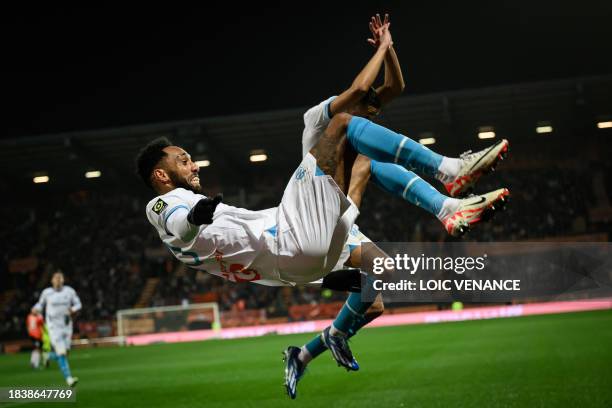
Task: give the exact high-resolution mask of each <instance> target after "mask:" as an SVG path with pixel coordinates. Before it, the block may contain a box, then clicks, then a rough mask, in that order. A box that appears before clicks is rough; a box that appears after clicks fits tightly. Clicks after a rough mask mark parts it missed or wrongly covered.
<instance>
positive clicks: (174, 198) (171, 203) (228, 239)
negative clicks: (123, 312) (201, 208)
mask: <svg viewBox="0 0 612 408" xmlns="http://www.w3.org/2000/svg"><path fill="white" fill-rule="evenodd" d="M203 198H205V196H203V195H202V194H196V193H193V192H192V191H189V190H186V189H184V188H176V189H174V190H172V191H170V192H168V193H166V194H164V195H161V196H159V197H156V198H154V199H153V200H151V201H150V202H149V203H148V204H147V207H146V213H147V218H148V219H149V222H150V223H151V224H152V225H153V226H154V227H155V229H156V230H157V232H158V233H159V237H160V238H161V240H162V241H163V242H164V244H166V246H167V247H168V248H169V249H170V251H171V252H172V253H173V255H174V256H175V257H176V258H177V259H178V260H180V261H181V262H183V263H185V264H186V265H188V266H190V267H193V268H195V269H202V270H206V271H207V272H209V273H211V274H213V275H217V276H221V277H223V278H225V279H227V280H229V281H232V282H246V281H248V282H256V283H260V284H264V285H271V286H277V285H283V283H282V282H279V281H278V273H277V271H276V257H275V256H274V255H273V253H272V251H273V250H274V248H273V247H274V236H275V234H276V230H275V226H276V223H277V212H278V208H276V207H275V208H270V209H267V210H262V211H250V210H247V209H244V208H237V207H233V206H231V205H226V204H224V203H220V204H219V205H217V207H216V209H215V213H214V215H213V222H212V224H209V225H201V226H199V227H196V226H192V227H193V228H197V229H198V231H197V234H196V235H195V236H194V237H193V238H192V239H190V240H188V241H187V242H185V241H183V240H182V239H181V238H180V237H178V236H176V234H173V233H172V232H171V231H172V230H174V229H173V224H176V223H181V222H182V223H186V216H187V214H188V213H189V211H190V210H191V208H193V206H195V204H196V203H197V202H198V201H200V200H201V199H203ZM266 231H267V232H266Z"/></svg>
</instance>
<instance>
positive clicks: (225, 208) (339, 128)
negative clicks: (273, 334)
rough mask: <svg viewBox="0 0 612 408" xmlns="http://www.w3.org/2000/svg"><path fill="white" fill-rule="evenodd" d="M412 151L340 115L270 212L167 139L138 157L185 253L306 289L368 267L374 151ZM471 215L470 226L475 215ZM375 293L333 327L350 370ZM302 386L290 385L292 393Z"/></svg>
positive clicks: (221, 268)
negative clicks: (229, 196) (361, 220)
mask: <svg viewBox="0 0 612 408" xmlns="http://www.w3.org/2000/svg"><path fill="white" fill-rule="evenodd" d="M387 33H388V30H387ZM390 40H391V38H390V35H385V36H381V39H380V41H379V43H380V44H379V50H382V51H377V54H376V55H377V58H380V57H383V56H384V53H385V52H386V50H387V49H388V47H389V46H390ZM341 96H342V95H341ZM341 96H339V97H338V99H341ZM362 96H363V95H362ZM332 104H333V102H332ZM328 109H329V108H328ZM331 116H332V115H329V117H328V119H329V118H331ZM419 146H420V145H419ZM412 147H413V145H412V144H411V143H410V142H409V139H408V138H406V137H405V136H402V135H399V134H397V133H395V132H392V131H390V130H388V129H385V128H383V127H381V126H378V125H375V124H373V123H372V122H370V121H369V120H367V119H364V118H358V117H356V116H352V115H349V114H347V113H343V112H341V111H340V112H339V113H337V114H335V115H334V117H333V118H331V120H329V123H328V124H327V127H326V128H325V130H324V131H323V132H322V133H321V134H320V137H318V140H317V141H316V143H315V144H314V145H313V146H312V148H311V149H310V150H309V152H308V153H306V154H305V155H304V157H303V160H302V162H301V163H300V165H299V167H298V168H297V169H296V170H295V172H294V173H293V175H292V177H291V179H290V180H289V183H288V185H287V187H286V189H285V192H284V194H283V197H282V199H281V202H280V205H279V206H278V207H275V208H270V209H267V210H262V211H250V210H246V209H242V208H236V207H233V206H229V205H225V204H223V203H221V197H220V196H217V197H214V198H209V197H206V196H204V195H202V194H201V191H202V187H201V185H200V178H199V174H198V171H199V168H198V166H197V165H196V164H195V163H194V162H193V161H192V160H191V157H190V156H189V154H188V153H187V152H186V151H185V150H183V149H182V148H180V147H178V146H174V145H172V144H171V143H170V142H169V141H168V140H167V139H165V138H160V139H157V140H154V141H153V142H151V143H149V144H148V145H147V146H145V147H144V148H143V149H142V150H141V151H140V153H139V154H138V157H137V160H136V162H137V168H138V174H139V175H140V177H141V178H142V179H143V181H144V182H145V183H146V184H147V185H148V186H149V187H151V188H152V189H153V190H154V191H155V192H156V193H157V194H158V196H157V197H156V198H154V199H152V200H151V201H150V202H149V203H148V204H147V206H146V216H147V218H148V220H149V222H150V223H151V224H152V225H153V226H154V227H155V228H156V230H157V232H158V234H159V236H160V238H161V240H162V241H163V242H164V243H165V244H166V246H167V247H168V248H169V249H170V250H171V251H172V253H173V254H174V256H175V257H176V258H177V259H179V260H180V261H182V262H184V263H185V264H187V265H189V266H191V267H193V268H196V269H202V270H206V271H208V272H209V273H212V274H214V275H218V276H221V277H224V278H225V279H227V280H230V281H233V282H254V283H260V284H264V285H271V286H279V285H298V284H309V283H312V282H315V281H317V280H319V279H321V278H327V277H328V275H329V276H332V275H333V274H332V275H330V272H332V271H335V270H338V269H342V268H343V266H344V265H345V264H346V265H347V266H351V267H354V268H359V267H360V266H361V265H360V264H359V263H355V262H353V261H352V259H349V253H348V251H346V245H347V242H348V241H347V239H348V236H349V232H350V231H351V230H352V229H353V226H354V221H355V219H356V217H357V215H358V214H359V210H358V208H359V206H360V204H361V199H362V195H363V193H364V191H365V188H366V186H367V183H368V180H369V178H370V167H371V166H370V160H369V159H368V157H371V158H375V159H376V160H377V161H379V162H381V163H383V162H386V163H399V164H405V165H410V163H412V162H414V160H413V159H415V158H414V157H413V156H414V155H413V153H414V151H413V150H414V149H411V148H412ZM358 153H361V154H358ZM418 153H419V154H417V157H416V164H418V165H420V166H426V165H431V164H432V162H433V161H434V160H432V158H431V157H424V156H427V152H422V151H420V148H419V152H418ZM366 156H368V157H366ZM502 190H504V191H501V190H500V191H499V192H498V193H499V195H498V196H496V197H491V198H489V197H487V198H485V199H484V200H482V201H481V200H480V198H481V197H479V200H478V203H482V202H485V203H486V205H480V204H479V205H478V206H477V207H474V208H472V209H470V210H471V211H473V214H475V216H473V217H472V218H471V220H472V221H474V222H477V220H476V217H477V216H479V215H480V214H481V213H482V212H483V211H484V210H485V209H488V208H489V207H491V206H492V205H493V204H494V203H497V202H498V201H499V200H500V199H502V198H503V197H504V196H505V195H507V190H505V189H502ZM461 221H462V222H464V223H465V224H467V221H466V217H463V218H462V220H461ZM459 226H460V224H457V229H458V228H459ZM359 260H360V259H359ZM342 276H344V275H342ZM347 276H352V275H347ZM347 279H348V278H347ZM364 281H365V282H364ZM361 282H362V285H363V286H361V287H360V290H361V293H362V294H363V293H364V291H367V292H370V293H368V295H370V294H371V291H373V288H372V284H371V281H370V280H368V279H365V280H361ZM323 283H325V279H324V280H323ZM366 299H373V296H363V297H361V296H350V297H349V300H347V302H346V304H345V305H344V306H343V308H342V309H341V311H340V313H339V314H338V316H337V318H336V319H335V320H334V322H333V324H332V325H331V326H330V327H329V328H328V329H326V330H325V333H324V338H325V345H326V346H327V348H329V350H330V351H331V353H332V355H333V357H334V358H335V359H336V361H337V362H338V364H339V365H341V366H343V367H345V368H346V369H348V370H357V369H358V365H357V363H356V361H355V360H354V358H353V356H352V353H351V352H350V348H349V347H348V342H347V337H348V335H349V333H350V329H351V327H354V324H355V323H356V322H358V321H361V320H363V318H364V316H365V313H366V312H367V310H368V309H369V308H370V306H371V305H372V303H373V302H372V301H368V300H366ZM290 377H291V376H290ZM292 378H294V379H296V377H295V376H293V377H292ZM295 385H296V382H294V383H293V384H286V387H287V390H288V391H290V390H295ZM290 395H291V393H290ZM291 396H292V398H293V397H295V395H291Z"/></svg>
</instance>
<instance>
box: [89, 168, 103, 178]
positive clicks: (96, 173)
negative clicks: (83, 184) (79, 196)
mask: <svg viewBox="0 0 612 408" xmlns="http://www.w3.org/2000/svg"><path fill="white" fill-rule="evenodd" d="M100 176H102V172H101V171H100V170H92V171H88V172H86V173H85V178H89V179H90V178H98V177H100Z"/></svg>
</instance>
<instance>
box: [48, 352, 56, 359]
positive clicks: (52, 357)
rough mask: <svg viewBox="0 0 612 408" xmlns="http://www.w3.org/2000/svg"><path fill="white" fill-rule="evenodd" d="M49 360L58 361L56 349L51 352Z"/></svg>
mask: <svg viewBox="0 0 612 408" xmlns="http://www.w3.org/2000/svg"><path fill="white" fill-rule="evenodd" d="M49 360H53V361H57V354H55V351H52V352H50V353H49Z"/></svg>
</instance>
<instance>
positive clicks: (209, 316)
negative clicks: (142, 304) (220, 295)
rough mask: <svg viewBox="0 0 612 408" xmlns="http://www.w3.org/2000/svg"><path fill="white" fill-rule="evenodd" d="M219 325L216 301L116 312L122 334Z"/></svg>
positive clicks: (122, 335)
mask: <svg viewBox="0 0 612 408" xmlns="http://www.w3.org/2000/svg"><path fill="white" fill-rule="evenodd" d="M220 328H221V321H220V319H219V306H218V305H217V303H194V304H190V305H184V306H183V305H178V306H160V307H149V308H140V309H125V310H119V311H118V312H117V334H118V335H119V337H125V336H134V335H139V334H153V333H170V332H184V331H191V330H206V329H215V330H218V329H220Z"/></svg>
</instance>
